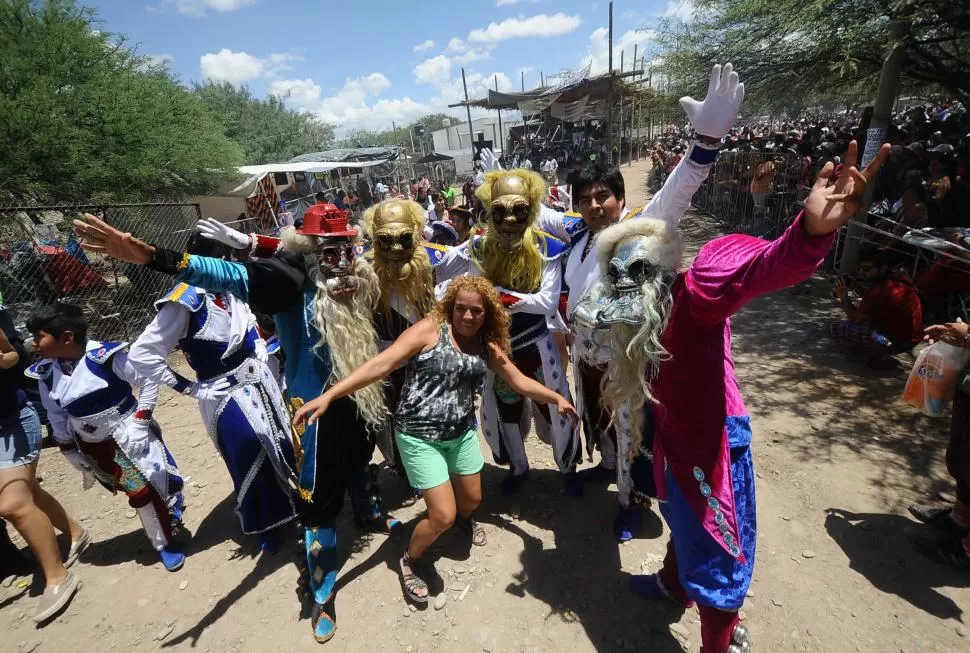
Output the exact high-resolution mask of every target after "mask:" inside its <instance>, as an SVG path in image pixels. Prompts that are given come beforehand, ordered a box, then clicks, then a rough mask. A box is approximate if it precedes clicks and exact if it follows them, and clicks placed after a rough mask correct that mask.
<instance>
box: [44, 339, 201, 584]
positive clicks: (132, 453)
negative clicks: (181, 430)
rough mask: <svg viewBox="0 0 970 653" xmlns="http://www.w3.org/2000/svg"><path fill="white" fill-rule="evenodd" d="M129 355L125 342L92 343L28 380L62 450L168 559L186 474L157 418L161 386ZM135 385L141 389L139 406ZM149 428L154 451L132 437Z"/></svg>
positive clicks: (48, 364) (47, 363) (47, 364)
mask: <svg viewBox="0 0 970 653" xmlns="http://www.w3.org/2000/svg"><path fill="white" fill-rule="evenodd" d="M126 349H127V344H126V343H123V342H106V343H101V342H98V341H95V340H89V341H88V342H87V344H86V346H85V353H84V356H83V357H82V358H81V360H79V361H73V360H64V359H50V358H47V359H43V360H41V361H39V362H37V363H34V364H33V365H31V366H30V367H29V368H28V369H27V372H26V374H27V376H29V377H31V378H34V379H37V380H38V381H39V383H38V387H39V390H40V396H41V401H42V402H43V405H44V408H45V409H46V410H47V416H48V419H49V420H50V424H51V428H52V430H53V433H54V439H55V440H56V441H57V444H58V445H59V446H60V447H61V450H62V451H64V452H65V453H66V454H67V455H68V457H69V459H71V460H72V462H73V463H74V464H75V466H80V467H81V468H82V470H83V471H87V472H90V473H91V474H93V475H94V477H95V478H96V479H97V480H98V481H99V482H100V483H101V484H102V485H103V486H104V487H105V488H106V489H108V490H109V491H111V492H112V493H116V492H119V491H120V492H124V493H125V494H126V495H127V496H128V503H129V505H131V507H132V508H134V509H135V510H136V511H137V513H138V516H139V517H140V518H141V522H142V526H144V529H145V533H146V534H147V535H148V539H149V540H150V541H151V543H152V546H153V547H154V548H155V550H156V551H159V552H163V551H166V550H167V549H170V548H171V547H174V545H175V540H174V536H175V535H176V534H177V532H178V529H179V527H180V522H181V518H182V507H183V501H182V485H183V483H182V475H181V474H180V473H179V470H178V467H177V466H176V464H175V460H174V459H173V458H172V454H171V452H170V451H169V450H168V448H167V447H166V446H165V443H164V442H163V441H162V432H161V429H160V428H159V426H158V424H157V423H156V422H155V420H154V419H153V418H152V412H153V411H154V408H155V402H156V401H157V400H158V385H157V384H156V383H155V382H153V381H151V380H149V379H147V378H146V377H143V376H142V375H140V374H139V373H138V372H137V370H136V369H135V368H134V366H133V365H132V364H131V361H130V360H129V359H128V354H127V352H126ZM132 386H137V387H140V389H141V390H140V392H139V394H138V399H135V397H134V394H133V389H132ZM145 427H147V429H148V443H147V447H145V446H139V445H137V444H135V443H134V442H133V439H132V438H131V435H132V433H133V430H134V429H138V428H145ZM76 454H79V455H80V457H76ZM178 555H179V556H180V554H178ZM163 561H164V556H163ZM178 566H179V567H180V566H181V563H179V564H178Z"/></svg>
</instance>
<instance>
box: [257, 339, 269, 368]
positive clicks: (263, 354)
mask: <svg viewBox="0 0 970 653" xmlns="http://www.w3.org/2000/svg"><path fill="white" fill-rule="evenodd" d="M256 360H258V361H259V362H260V363H265V362H266V361H268V360H269V352H268V351H266V341H265V340H263V339H262V338H257V339H256Z"/></svg>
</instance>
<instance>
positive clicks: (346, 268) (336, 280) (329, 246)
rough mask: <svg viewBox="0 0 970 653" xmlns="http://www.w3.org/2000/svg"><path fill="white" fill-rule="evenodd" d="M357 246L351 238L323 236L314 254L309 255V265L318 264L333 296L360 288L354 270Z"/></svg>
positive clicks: (350, 293) (342, 294) (353, 291)
mask: <svg viewBox="0 0 970 653" xmlns="http://www.w3.org/2000/svg"><path fill="white" fill-rule="evenodd" d="M356 258H357V248H356V246H355V245H354V243H353V241H352V240H351V239H349V238H342V237H338V238H321V239H320V240H319V245H317V248H316V249H315V250H314V252H313V254H310V255H308V256H307V267H308V268H310V269H312V266H316V267H317V269H319V271H320V276H321V277H322V278H323V280H324V282H325V283H326V285H327V291H328V292H329V293H330V296H331V297H334V298H336V297H341V296H344V295H352V294H353V293H355V292H357V290H358V289H359V288H360V279H359V278H357V273H356V272H355V271H354V261H355V260H356Z"/></svg>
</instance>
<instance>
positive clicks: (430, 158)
mask: <svg viewBox="0 0 970 653" xmlns="http://www.w3.org/2000/svg"><path fill="white" fill-rule="evenodd" d="M454 158H455V157H453V156H448V155H447V154H442V153H441V152H430V153H429V154H425V155H424V156H423V157H421V158H420V159H418V160H417V161H414V162H413V163H414V164H415V165H418V164H420V163H434V162H435V161H451V160H452V159H454Z"/></svg>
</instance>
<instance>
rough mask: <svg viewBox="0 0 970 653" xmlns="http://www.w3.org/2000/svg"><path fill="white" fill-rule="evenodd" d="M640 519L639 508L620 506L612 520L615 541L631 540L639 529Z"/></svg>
mask: <svg viewBox="0 0 970 653" xmlns="http://www.w3.org/2000/svg"><path fill="white" fill-rule="evenodd" d="M641 521H642V515H641V513H640V509H639V508H624V507H622V506H621V507H620V511H619V512H618V513H616V519H615V520H614V521H613V534H614V535H616V541H617V542H621V543H622V542H629V541H630V540H632V539H633V538H634V537H635V536H636V534H637V531H639V530H640V523H641Z"/></svg>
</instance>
